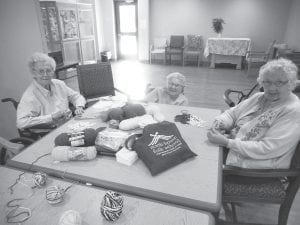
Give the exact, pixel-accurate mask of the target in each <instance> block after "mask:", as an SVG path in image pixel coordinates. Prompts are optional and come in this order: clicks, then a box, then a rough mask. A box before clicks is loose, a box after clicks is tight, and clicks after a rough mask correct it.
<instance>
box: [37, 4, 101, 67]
mask: <svg viewBox="0 0 300 225" xmlns="http://www.w3.org/2000/svg"><path fill="white" fill-rule="evenodd" d="M88 2H89V3H80V2H77V3H75V2H74V3H72V2H68V3H65V2H55V1H41V2H40V8H41V14H42V24H43V36H44V38H45V42H46V43H47V49H48V52H55V51H62V54H63V60H64V63H72V62H85V61H90V60H96V59H97V57H96V52H97V50H96V29H95V21H94V20H95V11H94V4H93V2H92V1H88Z"/></svg>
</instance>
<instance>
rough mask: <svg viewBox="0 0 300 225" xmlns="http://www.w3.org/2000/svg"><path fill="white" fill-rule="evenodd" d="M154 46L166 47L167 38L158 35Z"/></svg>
mask: <svg viewBox="0 0 300 225" xmlns="http://www.w3.org/2000/svg"><path fill="white" fill-rule="evenodd" d="M153 45H154V48H165V47H166V46H167V38H165V37H156V38H154V39H153Z"/></svg>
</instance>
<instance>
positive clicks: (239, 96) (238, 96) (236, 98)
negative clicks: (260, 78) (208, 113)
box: [223, 81, 300, 107]
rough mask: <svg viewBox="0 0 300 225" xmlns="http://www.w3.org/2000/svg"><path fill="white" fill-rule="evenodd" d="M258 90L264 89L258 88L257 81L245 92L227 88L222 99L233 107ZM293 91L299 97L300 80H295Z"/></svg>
mask: <svg viewBox="0 0 300 225" xmlns="http://www.w3.org/2000/svg"><path fill="white" fill-rule="evenodd" d="M258 91H264V90H263V88H262V87H260V88H259V85H258V83H256V84H255V85H254V86H253V87H252V88H251V89H250V90H249V91H248V92H247V93H246V92H245V91H240V90H234V89H227V90H225V92H224V94H223V99H224V101H225V102H226V104H227V105H228V106H229V107H234V106H235V105H237V104H239V103H240V102H241V101H243V100H245V99H247V98H249V97H250V96H251V95H252V94H254V93H256V92H258ZM293 93H294V94H296V95H297V96H298V97H299V98H300V81H299V82H297V84H296V87H295V89H294V90H293Z"/></svg>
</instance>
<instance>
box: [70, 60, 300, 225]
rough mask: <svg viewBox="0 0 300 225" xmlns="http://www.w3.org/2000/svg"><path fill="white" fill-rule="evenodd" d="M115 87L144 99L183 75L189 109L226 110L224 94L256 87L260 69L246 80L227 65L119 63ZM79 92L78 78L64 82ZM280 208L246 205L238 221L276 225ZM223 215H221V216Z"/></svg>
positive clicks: (295, 210)
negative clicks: (150, 89)
mask: <svg viewBox="0 0 300 225" xmlns="http://www.w3.org/2000/svg"><path fill="white" fill-rule="evenodd" d="M112 70H113V77H114V82H115V87H117V88H119V89H120V90H122V91H124V92H126V93H127V94H129V95H130V96H131V98H132V99H138V100H139V99H143V97H144V92H145V87H146V85H147V84H148V83H152V84H153V86H160V85H163V84H164V82H165V76H166V75H167V74H169V73H171V72H180V73H182V74H184V75H185V76H186V78H187V82H186V88H185V95H186V96H187V98H188V99H189V102H190V104H189V105H190V106H195V107H206V108H214V109H220V110H224V109H226V108H228V106H227V105H226V104H225V102H224V100H223V97H222V96H223V93H224V91H225V90H226V89H228V88H233V89H236V90H245V91H246V92H247V90H249V89H250V88H252V87H253V86H254V84H255V83H256V78H257V72H258V69H257V68H253V69H252V70H251V73H250V75H249V76H248V77H247V76H246V72H245V71H244V70H235V69H234V67H231V66H228V65H219V66H217V67H216V69H209V68H208V67H205V66H204V67H199V68H197V67H196V66H187V67H182V66H179V65H162V64H152V65H149V64H147V63H140V62H137V61H118V62H113V63H112ZM65 81H66V83H67V84H68V85H69V86H70V87H72V88H74V89H75V90H78V83H77V78H76V77H74V78H71V79H67V80H65ZM277 211H278V207H277V206H276V205H274V206H272V205H271V206H270V205H263V204H259V205H258V204H247V205H241V206H239V207H238V208H237V213H238V219H240V220H241V221H251V222H265V223H268V224H272V223H273V224H274V223H276V221H277V217H276V215H277ZM299 212H300V191H299V192H298V194H297V196H296V199H295V201H294V204H293V206H292V209H291V212H290V216H289V221H288V225H298V224H299V221H300V215H299ZM223 215H224V213H223V212H221V216H223Z"/></svg>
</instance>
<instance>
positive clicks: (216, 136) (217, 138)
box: [207, 129, 229, 147]
mask: <svg viewBox="0 0 300 225" xmlns="http://www.w3.org/2000/svg"><path fill="white" fill-rule="evenodd" d="M207 138H208V140H209V141H210V142H211V143H214V144H217V145H221V146H224V147H227V145H228V142H229V140H228V138H227V137H225V135H224V134H222V133H221V132H218V131H216V130H214V129H211V130H210V131H208V132H207Z"/></svg>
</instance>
